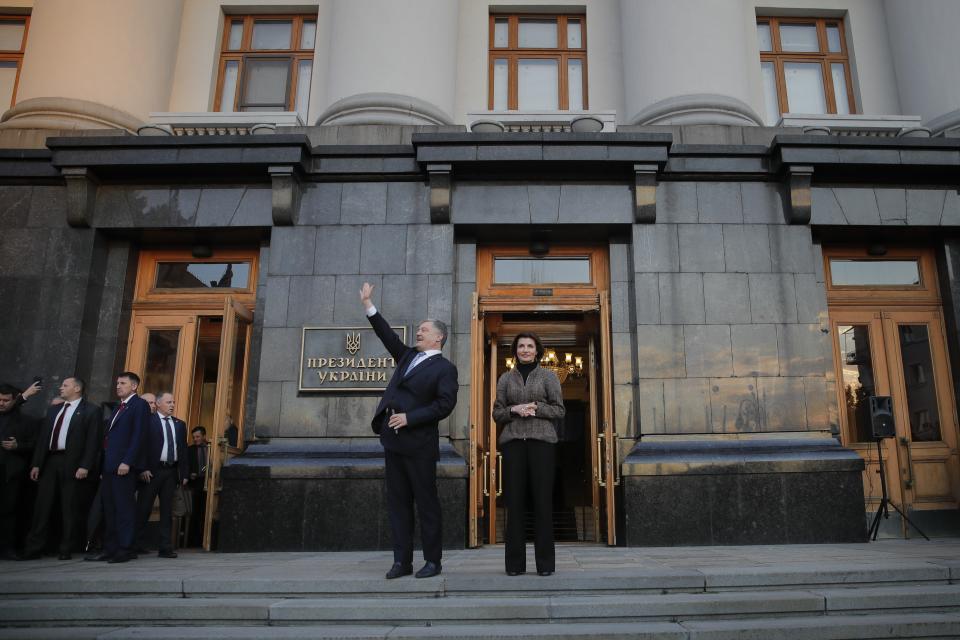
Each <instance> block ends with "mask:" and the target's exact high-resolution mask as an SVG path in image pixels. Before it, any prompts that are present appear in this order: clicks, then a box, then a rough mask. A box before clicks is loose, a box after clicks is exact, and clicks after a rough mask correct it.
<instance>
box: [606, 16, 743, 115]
mask: <svg viewBox="0 0 960 640" xmlns="http://www.w3.org/2000/svg"><path fill="white" fill-rule="evenodd" d="M740 4H741V3H728V2H715V1H714V0H644V2H635V1H634V0H620V11H621V23H620V24H621V29H622V34H621V41H622V42H623V82H624V106H625V112H624V116H625V121H626V123H627V124H639V125H645V124H651V125H652V124H734V125H760V124H762V119H761V117H760V116H759V115H758V113H757V110H756V107H759V106H760V105H759V104H757V105H755V104H753V103H754V100H753V97H752V93H751V87H750V75H751V71H752V70H754V69H758V68H759V58H758V56H759V54H758V53H757V51H756V46H754V47H753V49H752V50H751V47H750V43H751V42H753V43H754V44H755V36H754V35H753V33H752V32H751V31H750V30H749V28H750V27H751V25H752V21H751V17H750V16H749V15H747V14H746V13H745V9H743V8H742V7H741V6H740ZM757 76H758V78H759V72H758V73H757ZM759 97H760V94H759V92H758V93H757V98H758V99H759Z"/></svg>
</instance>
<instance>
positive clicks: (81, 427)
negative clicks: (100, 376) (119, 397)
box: [23, 377, 100, 560]
mask: <svg viewBox="0 0 960 640" xmlns="http://www.w3.org/2000/svg"><path fill="white" fill-rule="evenodd" d="M84 386H85V384H84V382H83V380H81V379H80V378H75V377H74V378H64V380H63V382H62V383H61V384H60V397H61V398H62V399H63V403H62V404H59V405H55V406H53V407H50V409H49V410H48V411H47V415H46V418H45V419H44V421H43V429H42V430H41V431H40V437H39V439H38V440H37V443H36V446H35V447H34V449H33V462H32V464H31V468H30V479H31V480H33V481H34V482H39V485H38V487H37V501H36V503H35V505H34V509H33V522H32V525H31V527H30V533H29V534H28V535H27V543H26V546H25V548H24V553H23V558H24V559H25V560H30V559H35V558H39V557H40V556H41V553H42V551H43V548H44V546H45V545H46V543H47V525H48V524H49V522H50V516H51V515H52V512H53V507H54V505H55V504H56V502H57V498H58V496H59V499H60V514H61V522H62V529H61V532H60V559H61V560H69V559H70V552H71V551H72V550H73V546H74V544H75V543H76V540H77V524H78V516H79V510H78V499H79V498H78V492H79V490H80V485H81V483H82V482H83V481H84V480H86V478H87V476H88V475H89V474H90V471H91V469H93V467H94V465H95V464H96V456H97V437H98V435H99V429H100V407H98V406H97V405H95V404H92V403H90V402H87V400H86V399H85V398H84V397H83V392H84Z"/></svg>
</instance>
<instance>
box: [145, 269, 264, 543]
mask: <svg viewBox="0 0 960 640" xmlns="http://www.w3.org/2000/svg"><path fill="white" fill-rule="evenodd" d="M256 281H257V252H256V251H236V250H233V251H229V252H226V251H222V252H217V253H216V254H215V255H214V256H213V257H211V258H203V259H196V258H193V257H192V256H191V255H190V253H189V252H186V251H172V250H164V251H144V252H142V253H141V255H140V261H139V264H138V269H137V285H136V293H135V299H134V303H133V315H132V318H131V322H130V339H129V343H128V345H127V359H126V369H127V370H129V371H133V372H135V373H137V374H138V375H139V376H140V378H141V380H142V383H141V386H140V389H139V392H140V393H153V394H159V393H163V392H165V391H170V392H172V393H173V397H174V400H175V402H176V409H175V411H174V415H176V416H177V417H178V418H181V419H182V420H183V421H184V422H186V423H187V430H188V432H192V431H193V430H194V429H195V428H196V427H198V426H202V427H203V428H204V429H205V430H206V442H207V443H208V444H204V445H200V446H199V447H191V448H189V449H188V455H189V456H190V457H191V471H192V472H195V475H194V477H192V478H191V482H190V485H189V487H190V490H191V496H190V497H191V498H192V507H193V510H192V511H191V512H190V513H189V514H188V515H186V516H185V517H184V518H182V519H178V522H175V523H174V524H175V528H177V531H175V532H174V534H175V535H174V538H173V539H174V540H179V541H180V543H179V545H178V546H203V548H204V549H208V550H209V549H210V548H211V547H212V546H214V545H215V528H216V527H215V522H216V520H217V498H218V495H219V491H220V467H221V466H222V465H223V463H224V462H225V461H226V460H227V459H228V458H229V457H230V456H232V455H235V454H236V453H238V452H239V451H240V447H242V445H243V414H244V411H243V408H244V407H243V405H244V399H245V397H246V380H247V375H246V371H247V363H248V360H249V350H250V335H251V327H252V322H253V314H252V310H253V305H254V302H255V300H254V295H255V287H256ZM187 440H188V445H190V444H193V443H192V438H191V434H189V433H188V437H187Z"/></svg>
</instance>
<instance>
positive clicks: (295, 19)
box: [213, 13, 317, 113]
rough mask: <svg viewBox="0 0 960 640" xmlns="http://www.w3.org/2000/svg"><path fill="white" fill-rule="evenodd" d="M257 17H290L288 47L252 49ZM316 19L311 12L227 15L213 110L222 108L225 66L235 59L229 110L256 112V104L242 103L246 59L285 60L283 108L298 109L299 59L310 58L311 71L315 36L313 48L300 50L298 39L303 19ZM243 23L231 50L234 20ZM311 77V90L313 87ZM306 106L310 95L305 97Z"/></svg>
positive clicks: (245, 81) (284, 18) (233, 111)
mask: <svg viewBox="0 0 960 640" xmlns="http://www.w3.org/2000/svg"><path fill="white" fill-rule="evenodd" d="M260 20H283V21H285V20H290V21H292V27H291V30H290V47H289V48H287V49H253V48H252V41H253V25H254V22H256V21H260ZM311 21H312V22H314V23H316V22H317V16H316V14H312V13H284V14H274V13H269V14H268V13H262V14H261V13H252V14H230V15H226V16H224V19H223V34H222V36H221V39H220V52H219V54H220V55H219V60H218V63H217V85H216V87H217V88H216V91H215V93H214V100H213V111H217V112H219V111H221V103H222V102H223V83H224V80H225V79H226V68H227V63H228V62H237V88H236V94H235V95H234V97H233V105H232V107H231V109H230V111H229V112H231V113H242V112H244V107H249V111H257V109H256V107H257V105H245V104H243V93H244V89H245V87H246V83H247V76H248V72H247V67H248V65H247V64H246V63H247V61H248V60H257V59H260V60H283V59H285V60H287V61H288V62H289V66H290V72H289V75H288V76H287V87H286V100H285V102H284V106H283V110H284V111H296V110H297V105H296V101H297V88H298V86H299V84H300V62H301V61H302V60H309V61H310V65H311V66H310V72H311V76H312V74H313V59H314V54H315V52H316V48H317V40H316V35H314V41H313V48H312V49H301V48H300V40H301V38H302V35H303V23H304V22H311ZM236 22H241V23H242V24H243V35H242V38H241V42H240V48H239V49H230V48H229V46H230V30H231V27H232V26H233V24H234V23H236ZM312 84H313V82H312V77H311V89H312ZM308 109H309V98H308Z"/></svg>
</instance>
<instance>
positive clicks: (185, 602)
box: [0, 539, 960, 640]
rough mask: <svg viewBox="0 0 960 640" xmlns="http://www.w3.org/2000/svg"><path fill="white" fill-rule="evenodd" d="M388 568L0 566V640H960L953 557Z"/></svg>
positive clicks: (467, 557)
mask: <svg viewBox="0 0 960 640" xmlns="http://www.w3.org/2000/svg"><path fill="white" fill-rule="evenodd" d="M529 555H530V556H531V557H530V558H529V560H528V562H529V564H530V565H532V564H533V558H532V549H530V550H529ZM389 564H390V554H389V553H388V552H379V551H371V552H345V553H263V554H217V553H200V552H189V551H187V552H183V553H182V554H181V556H180V557H179V558H178V559H176V560H173V561H170V560H162V559H158V558H142V559H139V560H137V561H136V562H133V563H130V564H127V565H119V566H115V565H99V564H96V565H91V563H84V562H82V561H80V560H79V559H77V560H72V561H69V562H59V561H56V560H53V559H44V560H40V561H36V562H29V563H28V562H20V563H10V562H4V563H2V564H0V571H3V573H4V580H2V581H0V640H7V639H9V638H27V639H34V638H52V639H58V638H104V639H119V638H153V639H158V638H237V639H242V638H324V639H326V638H378V639H379V638H395V637H400V638H410V637H415V638H521V637H537V638H551V637H556V638H591V639H593V638H628V637H629V638H657V639H666V638H677V639H683V640H693V639H695V638H696V639H711V640H718V639H723V638H764V639H767V638H785V639H797V640H800V639H808V638H810V639H812V638H818V639H820V638H957V637H960V584H956V579H957V577H958V574H960V539H935V540H934V541H932V542H925V541H913V540H884V541H880V542H876V543H869V544H847V545H840V544H835V545H764V546H748V547H747V546H744V547H656V548H629V549H628V548H610V547H603V546H588V545H560V546H558V548H557V573H556V574H555V575H554V576H552V577H549V578H542V577H539V576H536V575H535V574H527V575H523V576H518V577H507V576H506V575H504V573H503V549H502V547H499V546H488V547H485V548H482V549H476V550H469V549H467V550H449V551H446V552H445V556H444V570H443V574H441V576H439V577H437V578H433V579H429V580H416V579H413V578H404V579H400V580H392V581H387V580H384V579H383V577H382V576H383V572H384V571H385V569H386V568H387V567H388V566H389ZM867 614H869V615H867Z"/></svg>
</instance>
